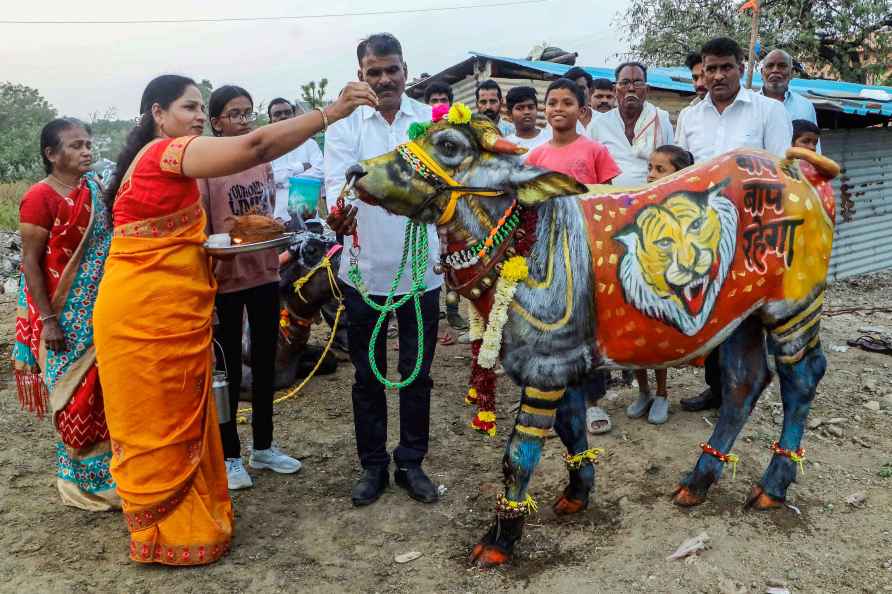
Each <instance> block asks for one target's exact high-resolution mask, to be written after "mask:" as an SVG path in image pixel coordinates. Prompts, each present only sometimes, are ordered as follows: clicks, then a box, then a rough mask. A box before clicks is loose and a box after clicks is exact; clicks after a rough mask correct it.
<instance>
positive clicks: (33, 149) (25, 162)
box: [0, 82, 56, 182]
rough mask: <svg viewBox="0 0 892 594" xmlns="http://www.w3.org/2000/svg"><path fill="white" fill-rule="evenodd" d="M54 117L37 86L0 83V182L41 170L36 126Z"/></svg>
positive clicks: (35, 174) (30, 176)
mask: <svg viewBox="0 0 892 594" xmlns="http://www.w3.org/2000/svg"><path fill="white" fill-rule="evenodd" d="M54 117H56V110H55V109H54V108H53V107H52V106H51V105H50V104H49V103H48V102H47V100H46V99H44V98H43V97H41V95H40V92H38V91H37V89H32V88H31V87H26V86H25V85H18V84H13V83H9V82H4V83H0V139H3V141H2V142H0V182H9V181H17V180H34V179H37V178H39V177H40V176H41V175H42V174H43V169H42V167H43V164H42V160H41V158H40V130H41V128H43V126H44V125H46V123H47V122H49V121H50V120H52V119H53V118H54Z"/></svg>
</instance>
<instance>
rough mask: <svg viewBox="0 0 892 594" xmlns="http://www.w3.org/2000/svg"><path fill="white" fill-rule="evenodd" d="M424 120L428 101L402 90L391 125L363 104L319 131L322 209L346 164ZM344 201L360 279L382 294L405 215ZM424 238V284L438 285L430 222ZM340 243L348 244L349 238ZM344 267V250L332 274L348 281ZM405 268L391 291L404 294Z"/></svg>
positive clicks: (392, 144)
mask: <svg viewBox="0 0 892 594" xmlns="http://www.w3.org/2000/svg"><path fill="white" fill-rule="evenodd" d="M430 119H431V108H430V106H428V105H425V104H423V103H420V102H418V101H415V100H414V99H411V98H409V97H408V96H407V95H403V99H402V102H401V103H400V109H399V111H398V112H397V114H396V117H395V118H394V120H393V124H388V123H387V120H385V119H384V117H383V116H382V115H381V114H380V113H379V112H378V111H376V110H375V109H372V108H371V107H366V106H362V107H360V108H358V109H357V110H356V111H354V112H353V113H352V114H351V115H350V116H349V117H346V118H344V119H343V120H340V121H338V122H335V123H334V124H332V125H331V127H330V128H329V129H328V132H327V133H326V135H325V194H326V199H327V202H328V208H329V209H332V208H334V206H335V203H336V201H337V198H338V194H340V193H341V188H343V187H344V174H345V172H346V171H347V168H348V167H350V166H351V165H354V164H355V163H358V162H359V161H362V160H364V159H371V158H372V157H377V156H378V155H382V154H384V153H386V152H389V151H392V150H394V149H395V148H396V147H397V146H398V145H400V144H402V143H404V142H407V141H408V140H409V137H408V135H407V134H406V132H407V130H408V129H409V125H410V124H411V123H412V122H429V121H430ZM350 205H352V206H356V208H357V210H358V213H357V215H356V220H357V221H358V226H357V229H358V232H359V241H360V245H361V246H362V253H361V254H360V256H359V270H360V272H361V273H362V278H363V281H364V282H365V284H366V287H368V290H369V292H370V293H372V294H373V295H387V293H388V292H389V291H390V284H391V282H392V281H393V278H394V276H396V271H397V268H398V267H399V263H400V257H401V256H402V253H403V238H404V237H405V231H406V223H408V222H409V219H407V218H406V217H401V216H396V215H392V214H390V213H389V212H387V211H386V210H384V209H383V208H381V207H380V206H371V205H369V204H366V203H364V202H360V201H359V200H356V201H355V202H352V203H350ZM427 241H428V247H429V250H428V251H429V257H428V266H427V272H426V273H425V285H426V286H427V288H428V289H429V290H431V289H436V288H438V287H440V285H442V284H443V280H442V277H441V276H440V275H438V274H434V272H433V268H432V267H433V265H434V264H436V263H437V262H439V260H440V242H439V238H438V236H437V230H436V228H435V227H434V225H428V227H427ZM346 243H347V246H346V247H347V248H349V246H350V245H351V244H350V239H349V238H347V239H346ZM349 266H350V258H349V256H348V254H346V253H345V254H344V256H342V257H341V265H340V271H339V274H338V276H339V277H340V278H341V280H343V281H345V282H347V283H348V284H351V285H352V283H350V281H349V279H348V278H347V269H348V268H349ZM410 273H411V270H410V268H409V264H408V263H407V264H406V269H405V271H404V272H403V278H402V279H400V284H399V286H398V289H397V294H405V293H408V292H409V290H410V289H411V286H412V283H411V278H410Z"/></svg>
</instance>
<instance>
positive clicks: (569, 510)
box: [552, 495, 588, 516]
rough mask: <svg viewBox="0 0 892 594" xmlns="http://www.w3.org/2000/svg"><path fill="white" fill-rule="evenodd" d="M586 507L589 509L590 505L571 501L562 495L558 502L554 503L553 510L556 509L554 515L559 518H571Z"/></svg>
mask: <svg viewBox="0 0 892 594" xmlns="http://www.w3.org/2000/svg"><path fill="white" fill-rule="evenodd" d="M586 507H588V504H587V503H586V502H585V501H582V500H580V499H571V498H569V497H565V496H563V495H561V496H560V497H559V498H558V500H557V501H555V502H554V505H553V506H552V509H554V513H555V514H556V515H558V516H569V515H570V514H578V513H579V512H581V511H582V510H584V509H585V508H586Z"/></svg>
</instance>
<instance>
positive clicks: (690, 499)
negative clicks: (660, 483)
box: [672, 485, 706, 507]
mask: <svg viewBox="0 0 892 594" xmlns="http://www.w3.org/2000/svg"><path fill="white" fill-rule="evenodd" d="M704 501H706V496H704V495H697V494H696V493H694V492H693V491H691V490H690V489H688V488H687V487H685V486H684V485H679V486H678V488H677V489H675V492H674V493H673V494H672V503H674V504H675V505H677V506H679V507H695V506H698V505H700V504H701V503H703V502H704Z"/></svg>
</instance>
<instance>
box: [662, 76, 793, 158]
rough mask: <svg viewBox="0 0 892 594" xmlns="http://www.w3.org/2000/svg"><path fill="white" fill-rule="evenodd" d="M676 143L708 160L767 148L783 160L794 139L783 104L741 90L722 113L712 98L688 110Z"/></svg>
mask: <svg viewBox="0 0 892 594" xmlns="http://www.w3.org/2000/svg"><path fill="white" fill-rule="evenodd" d="M685 112H686V113H685V116H684V118H680V119H679V121H678V129H677V130H676V131H675V144H677V145H678V146H680V147H682V148H685V149H687V150H689V151H691V153H693V155H694V161H695V162H698V163H699V162H700V161H706V160H708V159H711V158H713V157H715V156H718V155H721V154H722V153H726V152H728V151H732V150H734V149H738V148H743V147H750V148H760V149H765V150H767V151H768V152H770V153H773V154H774V155H777V156H779V157H782V156H783V155H784V153H785V152H786V151H787V149H788V148H789V147H790V143H791V141H792V139H793V124H792V120H791V119H790V115H789V114H788V113H787V110H786V109H784V106H783V105H782V104H781V102H780V101H775V100H774V99H769V98H768V97H765V96H763V95H760V94H759V93H755V92H753V91H751V90H749V89H745V88H743V87H740V91H739V92H738V93H737V96H736V97H735V98H734V101H733V103H731V105H729V106H728V107H726V108H725V111H724V112H722V113H719V112H718V110H717V109H716V108H715V104H713V102H712V96H711V95H707V96H706V98H705V99H704V100H703V101H701V102H699V103H697V104H696V105H693V106H691V107H688V108H686V109H685Z"/></svg>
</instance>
